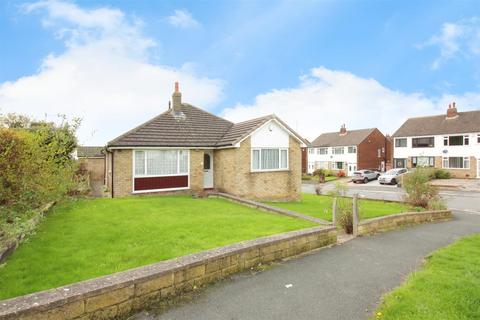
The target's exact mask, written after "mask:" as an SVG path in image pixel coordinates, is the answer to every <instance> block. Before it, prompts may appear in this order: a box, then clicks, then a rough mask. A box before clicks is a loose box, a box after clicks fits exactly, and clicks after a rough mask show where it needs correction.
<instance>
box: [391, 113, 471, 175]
mask: <svg viewBox="0 0 480 320" xmlns="http://www.w3.org/2000/svg"><path fill="white" fill-rule="evenodd" d="M393 139H394V151H393V158H394V159H393V163H394V166H395V167H396V168H415V167H435V168H442V169H445V170H447V171H449V172H450V173H451V174H452V176H453V177H456V178H479V177H480V110H476V111H468V112H458V111H457V107H456V106H455V103H453V104H452V105H449V106H448V109H447V112H446V114H442V115H435V116H428V117H418V118H410V119H408V120H407V121H405V123H404V124H403V125H402V126H401V127H400V128H399V129H398V130H397V131H396V132H395V133H394V134H393Z"/></svg>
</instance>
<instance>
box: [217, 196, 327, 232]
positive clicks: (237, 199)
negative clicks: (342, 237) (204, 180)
mask: <svg viewBox="0 0 480 320" xmlns="http://www.w3.org/2000/svg"><path fill="white" fill-rule="evenodd" d="M209 196H217V197H221V198H225V199H228V200H232V201H235V202H238V203H240V204H245V205H247V206H250V207H254V208H257V209H263V210H266V211H269V212H274V213H278V214H281V215H285V216H290V217H293V218H297V219H303V220H307V221H310V222H314V223H318V224H321V225H325V226H332V225H333V223H332V222H330V221H327V220H323V219H319V218H315V217H311V216H307V215H304V214H301V213H298V212H295V211H291V210H286V209H283V208H278V207H273V206H270V205H268V204H265V203H261V202H258V201H254V200H250V199H245V198H241V197H237V196H235V195H232V194H229V193H223V192H211V193H209Z"/></svg>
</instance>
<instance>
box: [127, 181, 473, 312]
mask: <svg viewBox="0 0 480 320" xmlns="http://www.w3.org/2000/svg"><path fill="white" fill-rule="evenodd" d="M308 188H310V186H308V185H305V186H304V190H305V189H308ZM355 188H357V187H355ZM351 189H353V188H351ZM350 192H357V193H360V194H365V195H369V196H372V195H373V196H375V195H376V196H377V198H382V197H391V198H395V197H397V198H398V197H401V196H402V191H401V189H399V188H395V187H392V188H388V189H383V190H377V189H376V187H374V186H373V185H372V186H371V187H367V188H365V186H364V187H363V188H362V187H358V188H357V189H355V190H353V191H352V190H350ZM382 192H383V193H385V192H387V193H386V195H381V193H382ZM442 193H443V194H442V197H444V198H445V200H446V202H447V204H448V206H449V207H451V208H452V207H454V208H455V207H458V208H455V209H458V210H455V211H454V219H453V220H452V221H448V222H439V223H430V224H423V225H418V226H415V227H412V228H406V229H401V230H396V231H391V232H386V233H382V234H378V235H374V236H369V237H360V238H356V239H354V240H351V241H348V242H346V243H344V244H342V245H336V246H333V247H331V248H327V249H322V250H319V251H316V252H313V253H311V254H308V255H305V256H303V257H299V258H296V259H292V260H289V261H286V262H284V263H280V264H278V265H275V266H273V267H272V268H270V269H268V270H266V271H263V272H259V273H256V274H252V273H250V272H244V273H241V274H238V275H235V276H232V277H231V278H229V279H227V280H225V281H221V282H219V283H216V284H214V285H212V286H209V287H207V288H206V289H205V290H203V291H201V292H200V293H197V294H196V295H195V296H193V297H192V298H191V301H189V302H186V303H179V304H178V305H176V306H174V307H172V308H170V309H169V310H167V311H165V312H163V313H162V312H160V313H156V312H155V310H153V311H149V312H142V313H139V314H137V315H135V316H134V317H132V319H135V320H147V319H148V320H151V319H157V320H160V319H209V320H215V319H232V320H233V319H266V320H269V319H276V320H277V319H300V320H301V319H337V320H341V319H349V320H350V319H367V318H368V317H369V315H371V314H372V312H373V311H374V310H375V308H376V306H377V305H378V302H379V301H380V297H381V296H382V295H383V294H384V293H386V292H388V291H390V290H391V289H393V288H394V287H396V286H398V285H400V284H401V283H402V282H403V281H404V279H405V277H406V276H407V275H408V274H409V273H411V272H412V271H414V270H415V269H417V268H418V267H420V266H421V264H422V261H423V258H424V257H425V256H426V255H428V254H429V253H431V252H432V251H434V250H436V249H438V248H441V247H444V246H446V245H448V244H450V243H451V242H453V241H454V240H456V239H458V238H460V237H462V236H465V235H468V234H472V233H477V232H480V212H479V210H480V202H479V201H480V194H479V193H473V192H470V193H468V192H459V193H458V192H457V193H451V192H446V193H445V192H442ZM387 195H388V196H387ZM460 210H461V211H460Z"/></svg>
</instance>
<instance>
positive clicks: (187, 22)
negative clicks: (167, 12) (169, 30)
mask: <svg viewBox="0 0 480 320" xmlns="http://www.w3.org/2000/svg"><path fill="white" fill-rule="evenodd" d="M167 20H168V22H169V23H170V24H171V25H172V26H174V27H178V28H184V29H186V28H195V27H197V26H199V23H198V21H197V20H195V19H194V18H193V16H192V14H191V13H190V12H188V11H187V10H175V11H174V13H173V14H172V15H171V16H169V17H167Z"/></svg>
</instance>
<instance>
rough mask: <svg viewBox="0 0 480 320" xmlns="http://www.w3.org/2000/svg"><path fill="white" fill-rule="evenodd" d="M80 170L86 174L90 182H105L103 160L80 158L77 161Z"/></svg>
mask: <svg viewBox="0 0 480 320" xmlns="http://www.w3.org/2000/svg"><path fill="white" fill-rule="evenodd" d="M79 162H80V166H81V168H82V169H84V170H86V171H87V172H88V176H89V178H90V181H91V182H92V181H95V182H97V181H98V182H104V181H105V158H81V159H79Z"/></svg>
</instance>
